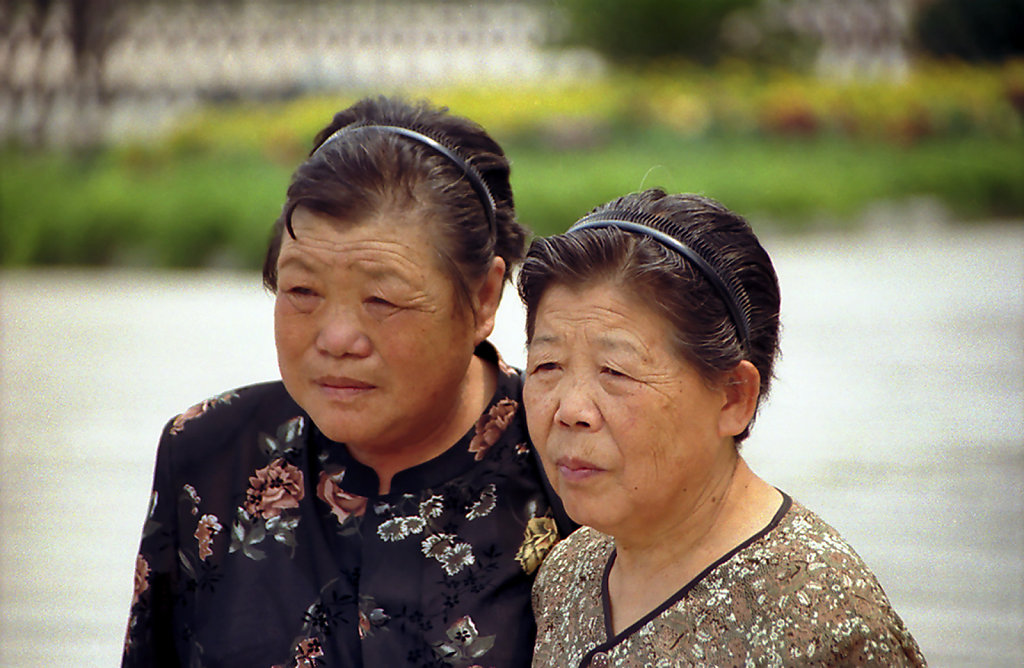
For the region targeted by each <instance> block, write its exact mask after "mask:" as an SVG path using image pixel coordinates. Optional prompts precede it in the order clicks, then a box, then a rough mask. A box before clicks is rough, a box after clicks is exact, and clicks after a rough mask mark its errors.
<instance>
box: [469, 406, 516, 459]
mask: <svg viewBox="0 0 1024 668" xmlns="http://www.w3.org/2000/svg"><path fill="white" fill-rule="evenodd" d="M518 409H519V403H518V402H517V401H515V400H514V399H509V398H508V397H506V398H504V399H502V400H501V401H499V402H498V403H496V404H494V405H493V406H491V409H490V410H489V411H487V412H486V413H484V414H483V415H481V416H480V419H479V420H477V422H476V430H475V431H476V433H475V434H474V435H473V440H472V441H470V442H469V451H470V452H472V453H474V455H475V456H474V459H475V460H476V461H480V460H481V459H483V458H484V455H486V454H487V451H488V450H490V448H491V446H492V445H494V444H495V443H497V442H498V439H500V438H501V435H502V434H504V433H505V430H506V429H508V425H509V424H510V423H511V422H512V418H513V417H515V414H516V411H517V410H518Z"/></svg>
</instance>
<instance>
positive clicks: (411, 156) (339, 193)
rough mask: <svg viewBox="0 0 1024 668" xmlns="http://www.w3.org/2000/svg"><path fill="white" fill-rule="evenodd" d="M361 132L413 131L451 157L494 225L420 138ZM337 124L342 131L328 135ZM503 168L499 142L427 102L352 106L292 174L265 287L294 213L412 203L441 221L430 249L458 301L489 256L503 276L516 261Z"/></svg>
mask: <svg viewBox="0 0 1024 668" xmlns="http://www.w3.org/2000/svg"><path fill="white" fill-rule="evenodd" d="M363 126H395V127H401V128H406V129H409V130H414V131H415V132H416V133H420V134H423V135H426V136H427V137H429V138H430V139H433V140H434V141H436V142H438V143H440V144H442V145H443V146H444V147H445V148H447V149H448V150H449V151H452V152H454V153H455V154H456V155H457V156H458V157H459V158H461V160H462V161H463V162H465V163H466V164H468V165H469V166H470V168H472V169H474V170H476V172H477V173H478V174H479V175H480V177H481V178H482V180H483V182H484V184H486V187H487V190H489V191H490V196H491V198H492V199H493V201H494V229H493V230H492V227H491V223H490V221H489V219H488V213H487V210H486V206H485V203H484V200H482V198H481V196H480V195H479V194H478V193H477V192H476V191H475V190H474V188H473V185H472V184H471V182H470V179H469V178H468V177H467V174H466V173H465V172H464V171H463V170H462V169H461V168H460V167H459V166H457V165H456V164H455V162H453V161H452V160H451V159H449V158H448V157H446V156H445V155H444V154H443V153H441V152H439V151H438V150H436V149H434V148H431V147H430V146H429V145H427V144H426V143H424V142H420V141H416V140H413V139H410V138H408V137H406V136H402V135H400V134H397V133H394V132H388V131H386V130H382V129H376V128H374V127H365V128H363ZM342 128H346V131H344V132H341V133H340V134H338V135H336V136H333V137H332V135H335V133H336V132H338V130H341V129H342ZM348 128H351V129H352V131H351V132H349V131H348V130H347V129H348ZM356 128H363V129H360V130H358V131H356V130H355V129H356ZM509 172H510V166H509V161H508V158H506V157H505V153H504V151H502V149H501V147H500V146H499V145H498V143H497V142H495V141H494V139H492V138H491V137H490V135H488V134H487V132H486V131H485V130H484V129H483V128H482V127H480V126H479V125H478V124H476V123H474V122H473V121H470V120H469V119H466V118H462V117H460V116H455V115H453V114H450V113H448V110H447V109H445V108H436V107H433V106H432V105H431V104H430V103H428V102H426V101H423V102H419V103H416V104H410V103H407V102H404V101H402V100H395V99H389V98H386V97H383V96H381V97H376V98H366V99H363V100H360V101H359V102H357V103H355V104H353V105H352V106H351V107H349V108H347V109H345V110H343V111H341V112H339V113H337V114H336V115H335V116H334V119H333V120H332V121H331V123H330V124H329V125H327V127H325V128H324V129H323V130H321V131H320V132H319V133H318V134H317V136H316V138H315V140H314V141H313V149H312V150H311V151H310V156H309V158H307V159H306V161H305V162H303V163H302V164H301V165H299V167H298V169H296V170H295V173H294V174H293V175H292V180H291V185H289V186H288V193H287V199H286V201H285V204H284V207H283V208H282V212H281V216H280V217H279V218H278V219H277V221H276V222H275V223H274V228H273V232H272V235H271V239H270V244H269V246H268V248H267V254H266V258H265V259H264V262H263V284H264V285H265V286H266V287H267V288H268V289H269V290H272V291H274V290H276V289H277V258H278V255H279V254H280V251H281V242H282V240H283V237H284V235H285V234H287V233H290V227H291V215H292V212H293V211H294V210H295V208H296V207H298V206H303V207H306V208H308V209H310V210H313V211H316V212H318V213H322V214H325V215H328V216H332V217H334V218H339V219H344V220H345V221H351V222H358V221H360V220H361V219H364V218H366V217H367V216H371V215H373V214H375V213H377V212H380V211H383V210H384V209H386V208H397V209H398V210H402V209H408V208H410V207H413V208H417V209H419V210H422V211H423V212H424V214H425V215H427V216H430V217H431V218H432V219H433V220H437V221H440V224H439V225H438V230H437V232H438V244H437V245H438V248H437V250H438V252H439V253H440V255H441V256H442V259H443V260H444V264H445V266H446V268H447V269H448V271H449V273H450V275H451V277H452V280H453V282H454V283H455V285H456V287H457V292H458V294H459V296H460V297H461V298H462V299H463V300H466V298H467V297H468V295H469V284H470V283H471V282H472V281H474V280H476V279H478V278H480V277H481V276H483V275H484V273H485V272H486V271H487V268H488V267H489V266H490V263H491V260H493V259H494V257H495V256H499V257H501V258H503V259H504V260H505V278H506V279H508V278H509V276H511V272H512V267H513V265H514V264H516V263H517V262H519V260H521V259H522V257H523V251H524V248H525V245H526V229H525V228H523V226H521V225H520V224H519V223H518V222H516V219H515V205H514V203H513V200H512V187H511V185H510V183H509Z"/></svg>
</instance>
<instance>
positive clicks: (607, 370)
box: [601, 366, 629, 378]
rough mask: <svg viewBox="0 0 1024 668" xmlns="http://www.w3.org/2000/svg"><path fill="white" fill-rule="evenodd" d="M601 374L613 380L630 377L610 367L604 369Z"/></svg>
mask: <svg viewBox="0 0 1024 668" xmlns="http://www.w3.org/2000/svg"><path fill="white" fill-rule="evenodd" d="M601 373H602V374H604V375H606V376H611V377H612V378H629V376H628V375H626V374H624V373H622V372H621V371H619V370H618V369H613V368H612V367H610V366H606V367H602V369H601Z"/></svg>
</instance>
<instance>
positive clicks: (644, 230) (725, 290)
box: [566, 212, 750, 352]
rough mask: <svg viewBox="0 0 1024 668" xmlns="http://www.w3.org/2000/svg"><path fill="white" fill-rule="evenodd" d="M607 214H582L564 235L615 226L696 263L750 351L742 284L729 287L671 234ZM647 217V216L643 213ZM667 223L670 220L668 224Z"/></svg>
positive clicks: (728, 284) (716, 273)
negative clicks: (715, 291)
mask: <svg viewBox="0 0 1024 668" xmlns="http://www.w3.org/2000/svg"><path fill="white" fill-rule="evenodd" d="M609 213H612V214H613V215H619V214H618V213H617V212H609ZM606 215H607V214H600V213H598V214H593V217H590V216H588V217H584V218H582V219H581V220H579V221H578V222H577V223H576V224H574V225H573V226H572V227H570V228H569V229H568V231H567V232H566V234H568V233H570V232H575V231H576V230H586V229H593V228H599V227H615V228H618V229H620V230H625V231H627V232H635V233H637V234H643V235H646V236H648V237H650V238H652V239H654V240H655V241H657V242H658V243H660V244H661V245H662V246H665V247H666V248H668V249H670V250H673V251H675V252H677V253H679V254H680V255H682V256H683V257H684V258H686V259H687V260H689V261H690V262H691V263H693V264H694V265H696V267H697V269H699V270H700V272H701V273H702V274H704V277H705V278H707V279H708V281H709V282H710V283H711V285H712V287H714V288H715V290H717V291H718V294H719V296H720V297H721V298H722V301H723V302H725V306H726V308H728V309H729V316H730V317H731V318H732V321H733V324H734V325H735V326H736V334H737V336H738V337H739V341H740V346H741V347H742V348H743V349H744V350H747V351H748V352H749V351H750V321H749V320H748V318H747V314H746V312H745V311H744V310H743V308H741V307H740V303H741V300H742V302H743V303H746V302H747V301H748V300H747V299H745V298H743V297H746V295H745V294H744V295H743V297H741V296H740V292H742V290H743V287H742V286H739V285H737V286H735V287H734V286H732V285H731V284H730V282H729V281H726V280H723V279H722V275H721V274H719V273H718V271H717V270H716V269H715V268H714V267H713V266H712V265H711V263H710V262H708V260H706V259H705V258H704V257H702V256H701V255H700V254H699V253H698V252H697V251H696V250H694V249H693V248H691V247H690V246H687V245H686V244H685V243H683V242H682V241H680V240H679V239H676V238H675V237H674V236H672V235H670V234H667V233H665V232H662V231H661V230H659V229H657V228H655V227H652V226H650V225H647V224H645V223H642V222H637V221H633V220H622V219H620V218H615V217H605V216H606ZM644 217H645V218H650V217H649V216H644ZM656 220H658V221H661V220H663V219H661V218H657V219H656ZM669 224H671V223H669Z"/></svg>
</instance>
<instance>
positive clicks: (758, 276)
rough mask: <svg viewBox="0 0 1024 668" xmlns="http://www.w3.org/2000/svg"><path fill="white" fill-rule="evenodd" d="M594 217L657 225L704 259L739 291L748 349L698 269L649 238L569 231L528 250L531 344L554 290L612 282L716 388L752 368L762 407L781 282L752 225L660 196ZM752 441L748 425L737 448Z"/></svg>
mask: <svg viewBox="0 0 1024 668" xmlns="http://www.w3.org/2000/svg"><path fill="white" fill-rule="evenodd" d="M596 214H605V215H606V216H607V217H608V218H617V219H625V220H630V221H644V220H646V221H651V220H655V221H660V224H658V227H659V229H660V230H661V231H663V232H667V233H668V234H670V236H672V237H674V238H675V239H677V240H678V241H680V242H682V243H683V244H684V245H686V246H688V247H690V248H693V249H698V250H699V253H698V254H699V255H700V256H702V257H703V259H704V260H705V261H706V262H707V263H708V264H709V265H711V268H712V269H713V270H714V271H715V272H716V273H717V274H718V275H719V276H720V277H722V279H723V281H724V282H726V283H731V284H732V285H735V286H736V287H737V291H738V292H739V293H740V299H739V310H740V312H741V314H742V315H743V316H745V319H746V320H747V322H748V324H749V329H750V332H749V340H748V341H746V342H744V341H743V340H742V337H741V336H740V334H739V331H738V330H739V327H738V324H737V323H736V322H734V320H733V317H732V316H731V315H730V310H729V308H728V306H727V304H726V298H723V294H722V292H721V291H720V290H719V289H716V287H715V286H714V285H713V283H712V281H711V280H709V279H708V277H707V276H706V275H705V273H704V272H703V271H701V270H700V268H698V267H697V266H696V265H695V264H694V263H693V262H692V261H690V260H687V259H686V258H684V257H683V256H682V255H681V254H680V253H678V252H676V251H673V250H670V249H669V248H667V247H666V246H665V245H663V244H662V243H660V242H658V241H656V240H655V239H654V238H652V236H650V235H647V234H641V233H636V232H630V231H626V230H623V229H619V228H617V227H613V226H612V227H597V228H588V229H578V230H570V231H569V232H566V233H564V234H558V235H555V236H552V237H548V238H545V239H537V240H535V241H534V242H533V244H532V245H531V246H530V250H529V252H528V253H527V255H526V261H525V262H524V263H523V267H522V270H521V271H520V274H519V281H518V282H519V296H520V297H521V298H522V300H523V302H524V303H525V304H526V338H527V341H528V342H529V341H530V340H531V339H532V338H533V331H534V326H535V324H536V317H537V307H538V305H539V304H540V300H541V297H542V296H543V295H544V292H545V291H546V290H547V289H548V288H549V287H551V286H552V285H558V284H561V285H567V286H581V285H586V284H588V283H589V284H596V283H599V282H602V281H606V280H609V281H614V282H616V283H617V284H619V285H621V286H622V287H623V288H625V289H627V290H631V291H633V292H635V293H636V295H637V296H638V297H639V298H640V299H642V300H643V301H644V303H646V304H647V305H648V306H649V307H650V308H652V309H653V310H654V312H655V313H660V314H661V315H662V316H663V317H664V318H665V319H666V321H667V322H668V323H669V324H670V325H671V331H672V332H673V338H674V340H673V344H674V345H675V348H676V350H677V352H678V353H679V354H680V355H681V356H682V358H683V359H685V360H687V361H688V362H690V363H691V364H693V365H694V366H695V367H696V368H697V369H698V371H699V372H700V374H701V376H702V377H703V378H704V379H705V381H707V382H708V383H709V384H714V383H716V382H718V381H719V380H720V379H721V377H722V375H723V374H725V373H727V372H728V371H729V370H731V369H733V368H734V367H735V366H736V365H737V364H739V363H740V362H741V361H743V360H744V359H746V360H749V361H750V362H751V363H752V364H753V365H754V366H755V367H756V368H757V370H758V372H759V373H760V375H761V388H760V393H759V395H758V406H760V403H761V401H762V400H763V399H764V397H766V396H767V394H768V389H769V386H770V384H771V379H772V373H773V369H774V366H775V359H776V357H777V356H778V349H779V282H778V278H777V277H776V275H775V268H774V267H773V266H772V262H771V259H770V258H769V257H768V253H767V252H765V250H764V248H763V247H762V246H761V243H760V242H759V241H758V239H757V236H755V234H754V231H753V230H752V229H751V228H750V225H749V224H748V223H747V221H746V220H744V219H743V218H742V217H741V216H739V215H737V214H735V213H733V212H732V211H730V210H729V209H727V208H725V207H724V206H722V205H721V204H719V203H718V202H716V201H714V200H712V199H708V198H706V197H701V196H699V195H689V194H677V195H669V194H666V193H665V191H663V190H660V189H651V190H646V191H644V192H641V193H634V194H631V195H626V196H625V197H620V198H619V199H616V200H614V201H611V202H609V203H607V204H604V205H602V206H599V207H597V208H596V209H594V210H593V211H592V212H591V213H590V214H588V215H587V216H585V217H584V220H586V219H590V220H592V219H595V218H601V217H604V216H598V215H596ZM755 414H756V411H755ZM751 424H753V419H751ZM749 433H750V425H747V428H746V429H744V430H743V432H742V433H741V434H739V435H737V436H736V437H735V442H736V443H739V442H740V441H742V440H743V439H745V438H746V437H747V436H748V435H749Z"/></svg>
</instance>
